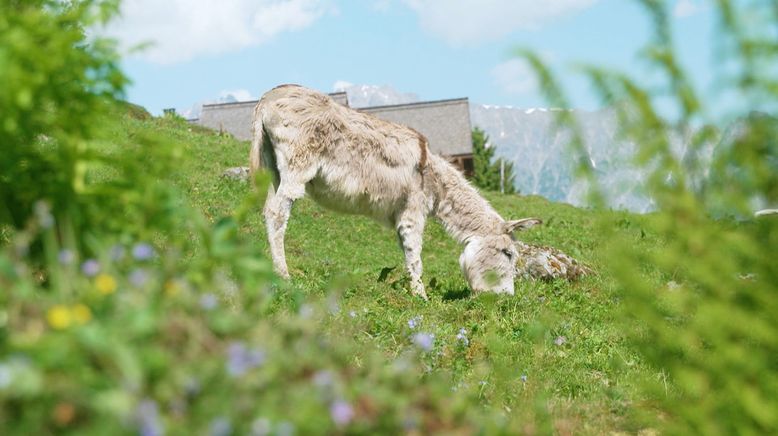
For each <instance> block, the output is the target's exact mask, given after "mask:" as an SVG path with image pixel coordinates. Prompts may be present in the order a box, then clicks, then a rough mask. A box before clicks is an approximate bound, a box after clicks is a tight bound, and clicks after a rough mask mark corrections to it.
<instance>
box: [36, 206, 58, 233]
mask: <svg viewBox="0 0 778 436" xmlns="http://www.w3.org/2000/svg"><path fill="white" fill-rule="evenodd" d="M34 207H35V217H36V218H37V219H38V224H40V226H41V227H42V228H44V229H50V228H52V227H53V226H54V216H53V215H52V214H51V206H49V204H48V203H46V202H45V201H43V200H39V201H36V202H35V206H34Z"/></svg>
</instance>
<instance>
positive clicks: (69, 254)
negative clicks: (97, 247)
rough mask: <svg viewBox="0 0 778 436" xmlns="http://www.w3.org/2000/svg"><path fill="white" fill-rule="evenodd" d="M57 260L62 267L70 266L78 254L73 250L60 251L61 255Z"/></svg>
mask: <svg viewBox="0 0 778 436" xmlns="http://www.w3.org/2000/svg"><path fill="white" fill-rule="evenodd" d="M57 260H58V261H59V263H61V264H62V265H70V264H71V263H73V261H74V260H76V254H75V253H73V250H68V249H67V248H65V249H63V250H60V252H59V254H57Z"/></svg>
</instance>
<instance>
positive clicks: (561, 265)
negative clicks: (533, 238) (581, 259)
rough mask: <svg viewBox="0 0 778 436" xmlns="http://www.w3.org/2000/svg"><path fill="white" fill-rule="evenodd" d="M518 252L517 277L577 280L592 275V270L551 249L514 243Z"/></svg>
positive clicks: (518, 242) (519, 242)
mask: <svg viewBox="0 0 778 436" xmlns="http://www.w3.org/2000/svg"><path fill="white" fill-rule="evenodd" d="M515 245H516V249H517V250H518V251H519V259H518V261H517V262H516V267H517V269H518V271H519V275H521V276H522V277H524V278H529V279H539V280H553V279H566V280H577V279H579V278H581V277H584V276H587V275H589V274H591V273H592V270H591V269H590V268H589V267H587V266H585V265H582V264H580V263H578V261H576V260H575V259H573V258H572V257H570V256H568V255H567V254H565V253H563V252H561V251H559V250H557V249H556V248H553V247H544V246H540V245H532V244H526V243H524V242H521V241H516V242H515Z"/></svg>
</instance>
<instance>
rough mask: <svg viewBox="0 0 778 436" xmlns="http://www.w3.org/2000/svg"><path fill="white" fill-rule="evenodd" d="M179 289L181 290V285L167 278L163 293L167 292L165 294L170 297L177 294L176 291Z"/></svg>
mask: <svg viewBox="0 0 778 436" xmlns="http://www.w3.org/2000/svg"><path fill="white" fill-rule="evenodd" d="M180 290H181V285H179V284H178V282H177V281H175V280H168V281H166V282H165V294H167V296H169V297H172V296H174V295H176V294H178V291H180Z"/></svg>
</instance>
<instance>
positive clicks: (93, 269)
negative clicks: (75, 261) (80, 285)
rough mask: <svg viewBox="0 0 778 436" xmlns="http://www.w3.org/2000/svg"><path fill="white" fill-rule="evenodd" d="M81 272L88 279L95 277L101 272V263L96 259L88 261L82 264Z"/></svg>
mask: <svg viewBox="0 0 778 436" xmlns="http://www.w3.org/2000/svg"><path fill="white" fill-rule="evenodd" d="M81 272H82V273H84V275H85V276H87V277H94V276H96V275H97V273H99V272H100V263H99V262H98V261H96V260H94V259H87V260H86V261H85V262H84V263H82V264H81Z"/></svg>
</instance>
